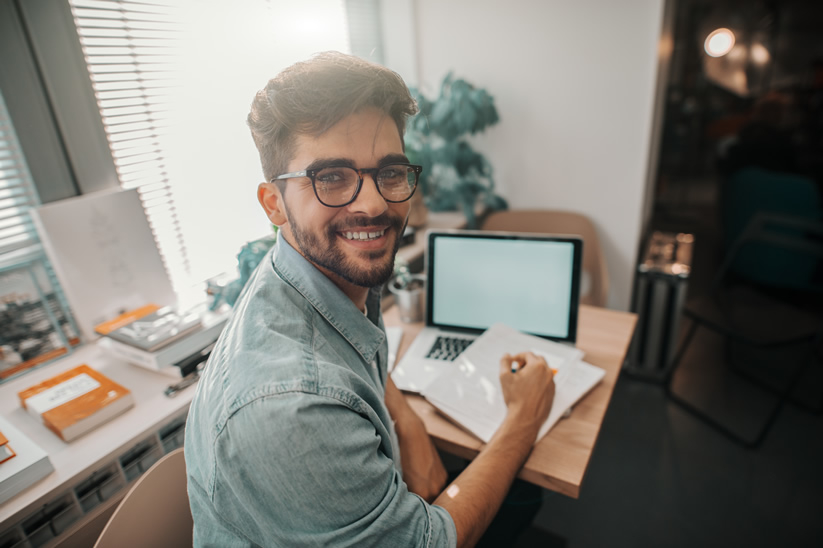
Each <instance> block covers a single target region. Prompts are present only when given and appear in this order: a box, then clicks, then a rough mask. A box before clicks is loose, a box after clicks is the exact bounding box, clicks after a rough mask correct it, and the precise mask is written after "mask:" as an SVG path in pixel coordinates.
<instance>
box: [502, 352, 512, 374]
mask: <svg viewBox="0 0 823 548" xmlns="http://www.w3.org/2000/svg"><path fill="white" fill-rule="evenodd" d="M512 361H513V359H512V357H511V356H510V355H509V354H503V357H502V358H500V374H501V375H502V374H503V373H506V372H509V371H511V370H512Z"/></svg>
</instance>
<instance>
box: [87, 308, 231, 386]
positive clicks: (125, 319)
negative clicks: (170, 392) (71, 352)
mask: <svg viewBox="0 0 823 548" xmlns="http://www.w3.org/2000/svg"><path fill="white" fill-rule="evenodd" d="M227 318H228V313H227V312H222V313H221V312H203V313H201V312H186V313H182V312H178V311H177V310H175V309H174V308H172V307H160V306H157V305H146V306H144V307H141V308H138V309H136V310H131V311H129V312H126V313H125V314H122V315H120V316H118V317H117V318H115V319H113V320H110V321H108V322H105V323H102V324H100V325H98V326H96V327H95V331H96V332H97V333H98V334H99V335H103V337H102V338H101V339H100V342H99V343H98V344H100V346H102V347H103V348H105V349H106V350H107V351H108V352H110V353H111V354H112V355H114V356H115V357H118V358H120V359H123V360H125V361H127V362H129V363H132V364H135V365H139V366H141V367H145V368H147V369H152V370H154V371H160V372H162V373H165V374H168V375H170V376H172V377H175V378H182V377H184V376H186V375H187V374H188V373H191V372H192V371H193V369H192V368H193V367H196V365H197V363H199V362H198V359H199V358H201V357H205V355H206V352H207V349H208V348H209V347H210V346H211V345H213V344H214V342H215V341H216V340H217V338H218V337H219V336H220V333H221V332H222V331H223V327H225V325H226V320H227ZM200 361H202V360H200Z"/></svg>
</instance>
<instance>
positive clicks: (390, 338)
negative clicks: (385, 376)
mask: <svg viewBox="0 0 823 548" xmlns="http://www.w3.org/2000/svg"><path fill="white" fill-rule="evenodd" d="M402 340H403V328H402V327H387V328H386V342H387V343H388V345H389V358H388V363H387V367H388V370H389V373H391V372H392V369H394V363H395V361H396V360H397V349H398V348H400V341H402Z"/></svg>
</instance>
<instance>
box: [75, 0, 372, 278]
mask: <svg viewBox="0 0 823 548" xmlns="http://www.w3.org/2000/svg"><path fill="white" fill-rule="evenodd" d="M69 1H70V5H71V7H72V13H73V15H74V19H75V25H76V27H77V33H78V36H79V39H80V42H81V47H82V49H83V52H84V55H85V58H86V62H87V65H88V69H89V74H90V76H91V80H92V85H93V88H94V91H95V94H96V98H97V102H98V105H99V108H100V113H101V116H102V119H103V124H104V127H105V130H106V133H107V135H108V139H109V144H110V147H111V150H112V156H113V158H114V162H115V165H116V168H117V171H118V174H119V177H120V181H121V185H122V186H123V187H125V188H137V189H138V191H139V192H140V195H141V198H142V199H143V204H144V207H145V209H146V213H147V216H148V217H149V222H150V224H151V225H152V229H153V231H154V236H155V239H156V241H157V243H158V249H159V250H160V253H161V256H162V257H163V260H164V262H165V264H166V268H167V270H168V272H169V277H170V278H171V281H172V284H173V285H174V287H175V290H177V291H178V292H179V291H181V290H185V289H186V288H188V287H191V284H194V283H198V282H201V281H202V280H204V279H206V278H208V277H211V276H215V275H218V274H220V273H222V272H225V271H227V269H229V268H234V267H235V265H236V261H235V257H236V254H237V252H238V251H239V250H240V248H241V247H242V245H243V244H244V243H246V242H248V241H250V240H252V239H255V238H259V237H261V236H263V235H265V234H267V233H268V232H269V231H270V226H269V225H268V222H267V220H266V218H265V216H264V215H263V214H262V213H261V212H260V209H259V205H258V204H257V202H256V199H255V188H256V185H257V183H258V182H259V180H260V175H261V173H260V165H259V160H258V159H257V157H256V151H255V150H254V147H253V144H252V141H251V138H250V136H249V132H248V129H247V128H246V125H245V117H246V115H247V113H248V105H249V103H250V102H251V98H252V97H253V95H254V93H255V92H256V91H257V90H259V89H260V88H261V87H262V86H263V85H265V82H266V80H267V79H268V78H271V77H272V76H274V75H275V74H276V73H277V72H279V71H280V70H282V69H283V68H285V67H286V66H288V65H290V64H292V63H294V62H295V61H298V60H302V59H305V58H307V57H308V56H310V55H311V54H312V53H314V52H317V51H324V50H328V49H337V50H341V51H350V49H349V32H347V29H349V30H350V31H351V30H354V29H361V30H358V31H357V32H356V33H355V34H358V35H362V34H366V33H368V32H371V33H372V34H373V32H374V30H373V27H374V26H375V25H376V23H375V21H376V19H374V17H372V18H371V19H369V21H371V23H368V24H359V25H358V24H356V23H353V19H360V18H363V17H365V15H364V14H365V13H366V12H367V11H368V10H367V9H366V8H367V7H368V5H369V2H366V3H365V4H363V3H362V2H355V4H356V6H355V7H356V8H357V9H350V10H349V14H348V17H347V12H346V7H345V5H344V3H343V2H340V1H339V0H312V1H311V2H301V3H297V2H288V1H285V0H283V1H271V0H244V1H243V2H236V3H231V4H229V3H224V2H221V1H220V0H196V1H194V0H153V1H148V0H129V1H127V0H69ZM373 3H374V2H373V0H372V4H373ZM368 29H371V31H369V30H368ZM373 42H374V40H373V39H372V40H370V41H368V43H364V45H363V46H362V47H361V49H362V50H363V51H366V52H367V53H370V54H371V56H372V58H379V55H380V52H379V51H376V46H375V44H374V43H373ZM378 49H379V48H378ZM375 56H377V57H375Z"/></svg>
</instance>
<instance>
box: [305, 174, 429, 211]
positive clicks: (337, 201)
mask: <svg viewBox="0 0 823 548" xmlns="http://www.w3.org/2000/svg"><path fill="white" fill-rule="evenodd" d="M376 181H377V188H378V189H379V191H380V194H381V195H382V196H383V198H385V199H386V200H388V201H390V202H402V201H404V200H407V199H408V198H409V196H411V194H412V192H413V191H414V187H415V185H416V184H417V173H415V171H414V169H413V168H411V167H409V166H404V165H389V166H386V167H384V168H381V169H380V171H378V172H377V176H376ZM358 182H359V175H358V174H357V171H355V170H354V169H352V168H350V167H327V168H324V169H321V170H320V171H318V172H317V175H315V177H314V188H315V191H316V192H317V197H318V198H319V199H320V201H321V202H323V203H324V204H327V205H330V206H336V205H343V204H346V203H348V202H350V201H351V199H352V197H353V196H354V193H355V192H356V191H357V185H358Z"/></svg>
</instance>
